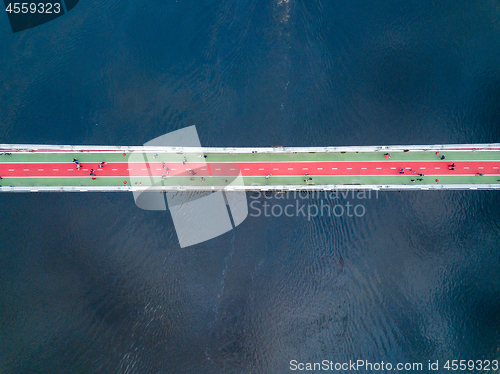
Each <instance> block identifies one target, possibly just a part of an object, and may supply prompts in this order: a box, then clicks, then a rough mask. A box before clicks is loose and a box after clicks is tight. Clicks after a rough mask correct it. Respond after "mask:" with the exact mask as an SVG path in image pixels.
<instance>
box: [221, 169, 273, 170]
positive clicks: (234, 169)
mask: <svg viewBox="0 0 500 374" xmlns="http://www.w3.org/2000/svg"><path fill="white" fill-rule="evenodd" d="M229 170H236V169H229ZM274 170H278V169H274Z"/></svg>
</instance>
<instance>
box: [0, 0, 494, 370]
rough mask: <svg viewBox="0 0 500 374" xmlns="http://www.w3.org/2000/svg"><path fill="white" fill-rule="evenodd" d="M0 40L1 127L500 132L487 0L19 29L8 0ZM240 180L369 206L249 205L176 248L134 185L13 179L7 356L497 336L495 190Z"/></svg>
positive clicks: (275, 0)
mask: <svg viewBox="0 0 500 374" xmlns="http://www.w3.org/2000/svg"><path fill="white" fill-rule="evenodd" d="M2 13H3V12H2ZM0 56H1V58H0V62H1V65H2V68H1V69H0V100H1V103H0V138H1V141H0V142H1V143H41V144H77V145H78V144H91V145H142V144H143V143H145V142H147V141H149V140H150V139H153V138H155V137H157V136H160V135H162V134H165V133H168V132H170V131H174V130H177V129H180V128H184V127H187V126H191V125H195V126H196V128H197V130H198V134H199V137H200V141H201V143H202V145H203V146H237V147H244V146H275V145H284V146H340V145H342V146H343V145H391V144H444V143H491V142H500V3H499V2H498V1H494V0H486V1H480V2H473V1H468V0H467V1H465V0H453V1H451V0H444V1H430V0H421V1H409V0H407V1H394V0H384V1H382V0H372V1H361V0H349V1H346V0H343V1H327V0H323V1H319V0H301V1H299V0H265V1H256V0H255V1H252V0H248V1H235V0H219V1H214V0H204V1H194V0H183V1H180V0H179V1H174V0H169V1H149V2H146V1H125V0H102V1H85V0H82V1H80V3H79V4H78V5H77V6H76V7H75V8H74V9H73V10H72V11H71V12H69V13H68V14H67V15H64V16H62V17H60V18H57V19H56V20H54V21H51V22H48V23H46V24H44V25H41V26H38V27H35V28H33V29H29V30H26V31H23V32H19V33H15V34H13V33H12V32H11V31H10V26H9V25H8V20H7V16H6V15H5V13H3V14H2V15H1V16H0ZM247 198H248V201H249V203H250V202H252V201H253V200H255V201H257V202H256V203H255V204H254V205H253V206H254V207H257V208H258V207H261V206H263V205H264V204H265V203H266V202H267V203H269V204H271V205H273V206H275V205H280V206H281V207H283V206H285V205H286V204H294V205H296V204H299V205H306V206H307V207H309V206H313V205H314V206H320V204H322V203H323V204H330V205H336V204H338V205H342V206H346V205H347V204H348V203H349V204H352V205H353V206H358V210H357V213H358V214H357V215H352V214H351V215H350V216H349V215H348V214H347V212H346V213H345V214H343V215H340V216H338V217H337V216H335V215H324V216H323V217H322V216H320V215H318V216H317V217H307V216H302V215H301V214H295V215H293V216H292V217H287V216H279V217H278V216H276V215H273V214H268V216H267V217H266V216H265V215H264V214H263V211H262V210H257V209H250V210H249V213H251V214H250V216H248V217H247V219H246V220H245V221H244V222H243V223H242V224H241V225H239V226H238V227H237V228H236V229H235V230H233V231H230V232H228V233H226V234H224V235H221V236H219V237H217V238H215V239H212V240H210V241H207V242H203V243H200V244H198V245H195V246H192V247H188V248H183V249H181V248H180V247H179V244H178V241H177V236H176V233H175V229H174V225H173V221H172V219H171V216H170V214H169V212H168V211H167V212H161V211H160V212H154V211H153V212H151V211H144V210H140V209H138V208H137V207H136V206H135V204H134V200H133V197H132V195H131V194H129V193H87V194H85V193H40V194H7V193H5V194H1V195H0V212H1V215H0V372H2V373H141V374H143V373H200V374H202V373H290V372H293V371H291V370H290V361H291V360H297V362H303V363H306V362H320V361H321V360H323V359H326V360H331V361H332V362H347V361H349V360H357V359H361V360H368V361H370V362H372V363H377V362H379V363H380V362H382V361H384V362H390V363H393V364H394V365H395V364H396V363H398V362H399V363H414V362H420V363H423V365H424V368H426V367H427V364H428V361H429V360H431V361H432V362H435V361H436V360H439V365H440V370H439V372H447V371H446V370H444V369H443V365H444V363H445V361H446V360H452V359H467V360H468V359H474V360H485V359H489V360H493V359H498V358H499V356H500V351H499V349H500V277H499V274H500V250H499V242H500V210H499V206H500V193H499V192H491V191H449V192H446V191H421V192H418V191H412V192H401V193H398V192H379V193H378V195H377V194H375V193H373V194H372V195H370V196H369V195H354V196H353V195H349V196H346V197H344V196H340V197H339V198H338V199H332V197H331V196H329V197H324V196H319V197H318V196H296V197H293V196H287V198H286V199H277V198H275V197H273V198H271V199H266V197H264V196H257V195H255V194H250V193H249V194H248V195H247ZM359 206H361V207H359ZM306 209H309V208H306ZM258 212H261V213H262V214H259V213H258ZM274 212H279V208H276V209H275V210H274ZM337 212H338V211H337ZM361 212H362V214H361ZM206 219H207V220H208V219H210V216H209V215H207V217H206ZM193 230H196V227H193ZM309 372H312V371H309ZM316 372H319V371H316ZM360 372H376V371H375V370H370V369H369V368H368V369H364V370H361V371H360ZM379 372H380V371H379ZM424 372H425V370H424Z"/></svg>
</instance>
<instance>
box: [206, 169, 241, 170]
mask: <svg viewBox="0 0 500 374" xmlns="http://www.w3.org/2000/svg"><path fill="white" fill-rule="evenodd" d="M201 170H207V169H201ZM231 170H234V169H231Z"/></svg>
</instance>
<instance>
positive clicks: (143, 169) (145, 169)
mask: <svg viewBox="0 0 500 374" xmlns="http://www.w3.org/2000/svg"><path fill="white" fill-rule="evenodd" d="M111 170H116V169H111ZM141 170H148V169H141Z"/></svg>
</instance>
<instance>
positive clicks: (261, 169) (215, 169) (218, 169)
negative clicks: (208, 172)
mask: <svg viewBox="0 0 500 374" xmlns="http://www.w3.org/2000/svg"><path fill="white" fill-rule="evenodd" d="M215 170H220V169H215ZM261 170H264V169H261Z"/></svg>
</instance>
